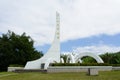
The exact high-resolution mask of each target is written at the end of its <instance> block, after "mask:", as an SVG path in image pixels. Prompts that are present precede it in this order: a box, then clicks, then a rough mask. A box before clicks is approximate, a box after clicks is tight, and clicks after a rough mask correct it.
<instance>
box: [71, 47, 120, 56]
mask: <svg viewBox="0 0 120 80" xmlns="http://www.w3.org/2000/svg"><path fill="white" fill-rule="evenodd" d="M119 51H120V47H116V46H110V45H97V46H84V47H77V48H74V49H73V52H75V53H84V52H91V53H96V54H103V53H106V52H111V53H113V52H119Z"/></svg>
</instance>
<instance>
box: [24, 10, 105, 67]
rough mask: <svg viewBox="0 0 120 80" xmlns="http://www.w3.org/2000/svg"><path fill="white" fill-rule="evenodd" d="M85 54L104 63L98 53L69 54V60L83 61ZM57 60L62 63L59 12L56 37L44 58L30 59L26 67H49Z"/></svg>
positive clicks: (57, 14)
mask: <svg viewBox="0 0 120 80" xmlns="http://www.w3.org/2000/svg"><path fill="white" fill-rule="evenodd" d="M84 56H90V57H93V58H94V59H95V60H96V61H97V62H98V63H103V60H102V59H101V58H100V57H99V56H98V55H96V54H93V53H80V54H78V55H72V54H68V56H67V62H69V61H70V63H77V62H80V63H82V60H81V58H82V57H84ZM68 60H69V61H68ZM56 62H57V63H60V15H59V13H58V12H56V31H55V37H54V40H53V43H52V44H51V47H50V49H49V50H48V52H47V53H46V54H45V55H44V56H43V57H42V58H40V59H37V60H34V61H28V62H27V64H26V65H25V68H24V69H47V68H48V67H49V64H50V63H56ZM61 62H63V59H61ZM63 63H64V62H63Z"/></svg>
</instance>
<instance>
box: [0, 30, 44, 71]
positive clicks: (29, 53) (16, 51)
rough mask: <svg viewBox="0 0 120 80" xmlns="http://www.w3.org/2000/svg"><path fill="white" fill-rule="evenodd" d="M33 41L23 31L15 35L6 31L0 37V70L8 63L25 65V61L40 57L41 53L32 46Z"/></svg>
mask: <svg viewBox="0 0 120 80" xmlns="http://www.w3.org/2000/svg"><path fill="white" fill-rule="evenodd" d="M33 44H34V41H33V40H32V38H31V37H30V36H26V34H25V33H23V34H22V35H17V34H15V33H14V32H11V31H8V33H7V34H2V36H1V37H0V70H6V69H7V67H8V66H9V65H10V64H19V65H25V64H26V62H27V61H30V60H35V59H38V58H40V57H41V56H42V55H43V54H42V52H38V51H37V50H35V48H34V47H33Z"/></svg>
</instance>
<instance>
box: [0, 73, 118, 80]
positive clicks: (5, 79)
mask: <svg viewBox="0 0 120 80" xmlns="http://www.w3.org/2000/svg"><path fill="white" fill-rule="evenodd" d="M0 80H120V71H106V72H99V75H98V76H87V75H86V73H84V72H80V73H38V72H32V73H12V72H2V73H0Z"/></svg>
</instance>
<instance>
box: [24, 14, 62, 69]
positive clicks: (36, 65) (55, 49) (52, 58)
mask: <svg viewBox="0 0 120 80" xmlns="http://www.w3.org/2000/svg"><path fill="white" fill-rule="evenodd" d="M55 62H58V63H59V62H60V15H59V13H58V12H56V32H55V37H54V41H53V43H52V45H51V47H50V49H49V50H48V52H47V53H46V54H45V55H44V56H43V57H42V58H40V59H37V60H34V61H28V62H27V64H26V66H25V68H24V69H41V68H42V67H41V64H44V69H47V67H48V66H49V64H50V63H55Z"/></svg>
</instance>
